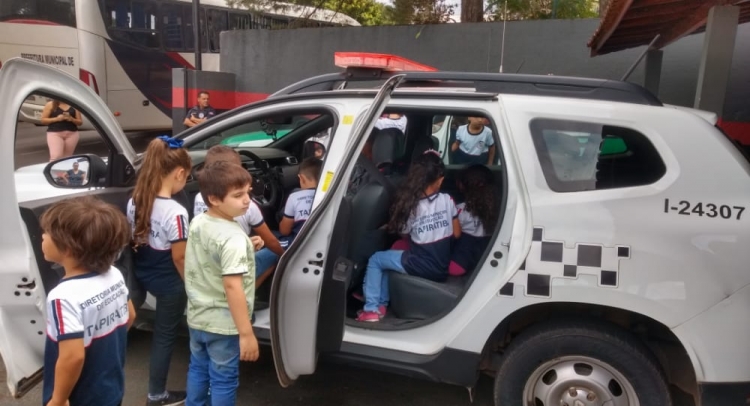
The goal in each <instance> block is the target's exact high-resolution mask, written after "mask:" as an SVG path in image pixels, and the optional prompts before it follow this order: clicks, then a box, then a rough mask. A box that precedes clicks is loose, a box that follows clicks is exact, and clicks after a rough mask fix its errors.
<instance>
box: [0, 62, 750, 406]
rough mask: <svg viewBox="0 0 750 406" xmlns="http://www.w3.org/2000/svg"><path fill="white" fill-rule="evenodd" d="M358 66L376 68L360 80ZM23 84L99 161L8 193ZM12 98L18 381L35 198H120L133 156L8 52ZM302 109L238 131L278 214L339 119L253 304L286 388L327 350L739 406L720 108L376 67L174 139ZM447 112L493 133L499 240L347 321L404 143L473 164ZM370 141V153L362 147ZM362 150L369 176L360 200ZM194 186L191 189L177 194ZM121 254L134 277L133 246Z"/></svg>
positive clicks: (566, 392) (5, 335) (34, 256)
mask: <svg viewBox="0 0 750 406" xmlns="http://www.w3.org/2000/svg"><path fill="white" fill-rule="evenodd" d="M360 80H364V81H368V83H371V81H372V80H381V81H382V82H383V84H382V86H381V87H380V88H379V89H375V90H373V89H372V88H371V87H368V86H371V85H368V86H360V87H359V88H358V86H357V85H358V83H359V81H360ZM342 83H343V85H342ZM428 86H429V89H427V87H428ZM442 86H444V88H443V87H442ZM321 88H323V89H330V90H319V89H321ZM456 88H462V89H463V90H460V91H458V90H455V89H456ZM310 89H318V90H316V91H308V90H310ZM334 89H335V90H334ZM466 89H469V90H466ZM31 93H39V94H43V95H47V96H53V97H56V98H60V99H64V100H66V101H68V102H70V104H72V105H74V106H76V108H80V109H81V110H82V111H84V112H85V113H86V115H87V117H88V118H89V119H90V120H91V121H92V122H93V123H94V124H95V126H96V128H98V129H99V130H100V132H101V133H103V134H105V136H106V140H107V143H108V146H109V148H110V151H109V156H108V157H107V160H106V163H105V162H104V161H103V160H101V159H100V158H98V157H93V156H88V155H85V156H77V157H73V158H70V159H76V160H79V161H80V160H81V159H84V158H85V161H86V162H88V172H89V177H88V179H89V180H88V181H87V182H86V184H85V185H82V186H71V185H65V184H57V183H55V182H54V178H53V177H51V176H50V173H51V171H52V168H53V167H54V166H55V165H61V164H60V163H56V162H52V163H50V164H49V165H47V167H46V168H45V169H44V173H45V175H46V176H47V183H48V184H47V185H41V184H40V182H36V183H35V185H36V186H35V187H37V188H38V189H39V191H38V192H37V193H36V194H34V193H32V191H28V190H27V191H26V193H24V194H23V197H22V198H21V197H19V196H21V195H19V194H17V193H16V190H17V188H23V187H25V186H24V185H22V184H19V183H18V182H19V181H17V179H16V178H14V176H16V174H14V171H13V158H14V157H13V150H14V136H13V135H14V134H15V130H16V128H15V127H16V116H17V111H18V109H19V108H20V107H21V105H22V104H23V101H24V98H25V97H26V96H27V95H29V94H31ZM0 94H3V95H5V98H6V99H5V102H4V105H3V106H4V109H5V111H4V112H3V114H1V115H0V142H1V143H2V148H0V154H2V159H0V165H2V169H1V170H0V181H1V182H2V185H3V186H4V188H5V191H6V193H5V194H4V197H3V199H2V200H0V204H1V205H2V207H0V224H2V225H3V229H4V232H3V233H0V255H1V257H0V258H1V259H2V263H3V266H2V267H0V286H2V287H3V288H2V293H0V323H2V329H1V330H0V353H1V354H2V357H3V360H4V362H5V364H6V368H7V371H8V385H9V387H10V389H11V391H12V393H13V394H14V395H15V396H21V395H22V394H23V393H25V392H26V391H27V390H29V388H31V387H32V386H33V385H34V384H35V383H37V382H38V381H39V380H40V378H41V373H40V371H39V369H40V367H41V365H42V355H43V350H44V326H43V324H44V315H43V311H44V307H43V306H42V305H41V304H42V303H43V302H44V301H43V299H44V296H45V292H48V291H49V290H50V289H51V288H52V287H53V286H55V284H56V283H57V281H58V280H59V273H58V272H57V271H56V268H55V266H54V265H53V264H49V263H47V262H45V261H44V259H43V257H42V255H41V252H40V241H41V240H40V230H39V225H38V220H37V219H38V216H40V215H41V214H42V212H43V211H44V210H45V208H46V207H48V206H49V205H50V204H52V203H53V202H55V201H57V200H59V199H62V198H65V197H66V196H70V195H75V194H93V195H97V196H99V197H100V198H102V199H104V200H107V201H110V202H112V203H113V204H117V205H119V206H120V207H122V208H123V210H124V207H125V206H124V205H125V202H126V201H127V197H128V194H129V193H130V192H131V191H132V187H133V183H134V180H135V175H136V173H137V171H138V170H139V166H140V164H141V157H140V156H139V155H137V154H136V153H135V151H134V150H133V149H132V147H131V145H130V144H129V143H128V140H127V138H126V137H125V136H124V135H123V133H122V131H121V129H120V127H119V126H118V125H117V122H116V121H115V119H114V117H112V115H111V113H110V112H109V110H108V109H107V106H106V105H105V104H104V103H102V101H101V100H100V99H99V98H98V97H97V96H96V94H95V93H93V92H92V91H91V89H89V88H88V87H86V86H85V85H84V84H82V83H81V82H80V81H78V80H77V79H76V78H74V77H71V76H68V75H67V74H65V73H61V72H59V71H57V70H55V69H51V68H48V67H45V66H43V65H40V64H37V63H34V62H31V61H25V60H11V61H8V62H7V63H5V64H4V65H3V67H2V69H1V70H0ZM384 113H386V114H392V113H393V114H399V115H404V116H406V117H407V118H408V120H407V124H406V127H405V131H384V132H382V133H384V134H385V135H383V136H382V137H380V136H378V138H377V139H375V140H370V139H369V137H370V133H371V129H372V127H373V126H374V125H375V123H376V122H377V120H378V118H379V117H381V116H382V115H383V114H384ZM299 116H305V117H308V118H311V119H309V120H306V121H304V123H303V124H301V125H300V126H299V127H297V128H295V129H293V130H292V131H290V132H289V133H287V134H286V135H285V136H284V137H283V138H279V139H278V140H277V141H274V142H272V143H270V144H269V145H267V146H265V147H262V148H238V151H239V152H240V154H241V155H242V156H243V157H244V159H245V161H244V162H245V164H246V166H247V168H248V170H249V171H251V172H252V173H253V174H254V175H255V178H256V179H259V180H260V181H262V182H263V184H262V185H256V186H255V187H254V192H256V189H257V190H259V191H260V192H258V193H259V194H260V195H259V196H256V198H257V199H258V200H259V201H260V202H261V203H262V205H263V206H264V210H266V220H267V221H268V222H269V223H271V224H270V225H271V226H273V221H274V218H276V217H277V216H276V215H277V214H278V210H279V208H280V207H281V206H283V197H284V196H285V195H286V194H288V192H289V191H290V190H291V189H293V188H294V187H295V185H294V178H295V177H296V167H297V164H298V162H300V160H301V159H302V158H303V150H304V144H305V141H306V140H307V139H308V138H309V137H312V136H314V135H315V134H318V133H320V132H321V131H324V130H326V129H329V128H330V139H329V140H328V145H327V150H326V152H325V162H324V167H323V173H322V174H321V180H320V182H319V184H318V187H317V191H316V194H315V198H314V203H313V211H312V214H311V216H310V219H309V220H308V221H307V222H306V223H305V225H304V226H303V228H302V229H301V231H300V233H299V235H298V237H297V238H296V240H295V241H294V242H293V243H292V244H291V245H290V247H289V249H288V251H287V252H286V254H285V255H283V256H282V258H281V260H280V262H279V264H278V267H277V269H276V272H275V274H274V277H273V283H272V284H267V285H268V292H266V295H267V299H268V300H269V301H270V307H269V308H267V309H264V310H258V311H256V314H255V316H256V322H255V326H254V327H255V329H256V334H257V335H258V337H259V338H260V339H261V341H263V342H265V343H267V344H270V345H271V346H272V349H273V357H274V361H275V366H276V370H277V373H278V378H279V381H280V383H281V385H283V386H285V387H286V386H289V385H291V384H292V383H293V382H294V381H295V380H296V379H299V378H301V377H303V376H304V375H310V374H314V373H315V370H316V365H317V363H318V361H319V360H326V361H331V362H346V363H348V364H350V365H358V366H362V367H367V368H376V369H380V370H384V371H390V372H393V373H398V374H404V375H407V376H411V377H419V378H425V379H429V380H433V381H438V382H444V383H447V384H453V385H459V386H463V387H466V388H468V389H469V394H470V395H471V394H473V391H474V388H475V386H476V384H477V381H478V378H479V376H480V374H483V373H486V374H490V375H491V376H494V380H495V385H494V399H495V404H496V405H524V406H529V405H534V406H538V405H544V406H550V405H555V406H557V405H570V406H573V405H629V406H633V405H672V404H692V405H741V404H746V402H748V396H750V346H748V342H750V323H748V322H747V320H748V313H749V312H748V309H750V272H748V271H747V264H748V263H750V250H749V249H747V247H748V246H750V226H749V225H750V220H749V218H750V214H749V213H746V208H747V202H748V199H747V190H748V186H747V182H748V175H750V165H749V164H748V160H747V159H746V158H745V157H744V156H743V155H742V154H741V153H740V151H739V150H738V148H737V147H736V146H735V145H733V143H732V142H731V141H730V140H729V139H728V138H726V137H725V136H724V135H723V134H722V133H721V132H720V130H718V129H717V128H716V127H715V123H716V117H715V116H714V115H711V114H706V113H703V112H697V111H694V110H690V109H683V108H677V107H671V106H665V105H663V104H662V103H661V102H660V101H659V100H658V99H657V98H655V97H654V96H653V95H651V94H650V93H648V92H646V91H644V90H643V89H642V88H640V87H638V86H635V85H632V84H629V83H622V82H612V81H605V80H592V79H580V78H564V77H552V76H530V75H501V74H484V73H455V72H394V71H392V70H389V69H388V66H384V67H382V68H381V69H375V70H373V69H370V70H368V71H367V72H363V70H362V69H352V70H346V71H344V72H340V73H333V74H329V75H323V76H319V77H315V78H311V79H308V80H305V81H302V82H299V83H297V84H294V85H291V86H290V87H289V88H286V89H283V90H281V91H279V92H278V93H277V94H274V95H273V96H272V97H270V98H269V99H267V100H265V101H261V102H258V103H254V104H251V105H247V106H243V107H240V108H237V109H234V110H232V111H230V112H228V113H225V114H222V115H219V116H217V117H216V118H214V119H213V120H212V121H209V122H207V123H205V124H204V125H201V126H198V127H196V128H193V129H190V130H188V131H186V132H185V133H183V134H181V137H182V138H183V139H184V141H185V146H186V147H187V148H188V150H189V151H190V154H191V155H192V157H193V160H194V163H195V164H196V166H200V165H201V162H202V161H201V160H202V157H203V156H204V155H205V148H203V147H204V146H205V145H206V144H207V142H208V141H210V140H214V141H216V140H221V139H223V138H225V137H226V136H228V134H231V133H233V132H232V129H233V128H236V127H238V126H242V125H246V124H247V123H250V122H254V121H257V122H260V121H263V122H265V123H269V122H282V121H283V122H287V121H288V120H287V118H293V117H299ZM279 117H286V118H284V119H280V118H279ZM445 117H483V118H484V119H485V123H486V125H487V126H488V127H489V128H490V129H491V130H492V136H493V139H494V145H496V146H497V149H496V151H497V153H496V155H495V158H494V160H492V162H487V164H488V166H489V167H490V169H491V170H492V172H493V174H494V175H495V177H496V179H497V181H498V182H497V184H498V185H499V190H498V192H499V193H500V194H501V196H502V198H501V204H499V206H498V207H497V210H498V212H499V219H500V220H499V221H498V225H497V228H496V229H494V230H491V233H492V237H491V238H492V239H491V243H490V246H489V248H488V249H487V250H486V252H484V254H483V256H482V258H481V260H480V263H479V265H478V266H477V267H476V269H472V270H468V272H467V274H466V275H464V276H461V277H450V278H449V279H448V281H447V282H445V283H436V282H431V281H428V280H425V279H421V278H417V277H412V276H408V275H395V274H394V275H392V276H391V279H390V289H391V302H390V307H389V310H388V316H386V317H385V318H384V319H383V320H381V321H380V322H378V323H361V322H357V321H356V320H355V317H356V312H357V310H359V309H360V308H361V303H360V302H357V300H356V299H355V298H354V295H353V293H356V290H357V289H358V287H359V284H360V283H361V281H362V275H363V273H364V267H365V266H366V262H367V258H368V256H369V255H370V254H371V253H373V252H375V251H379V250H385V249H388V248H389V246H390V244H391V243H392V242H393V241H394V239H395V238H397V236H390V235H387V234H385V233H384V232H383V231H382V225H383V224H384V223H385V222H386V221H387V219H388V209H389V207H390V205H391V204H392V203H393V193H392V191H393V189H394V188H395V187H398V185H399V183H400V182H401V181H402V179H403V176H404V174H405V173H406V172H407V171H408V168H409V163H410V162H411V160H412V158H413V157H414V156H417V155H418V154H422V153H424V151H426V150H429V149H436V150H439V152H440V153H441V154H443V156H444V157H445V162H447V165H446V178H445V181H444V182H443V192H446V193H449V194H451V195H452V196H454V199H456V201H457V202H458V201H460V200H461V193H460V192H459V191H458V189H457V188H456V186H455V185H456V182H455V180H456V177H457V176H459V175H458V174H459V173H460V171H461V170H462V169H463V168H464V167H465V165H457V164H455V163H453V162H452V161H451V157H450V156H446V155H445V154H449V152H450V151H449V150H448V148H445V147H441V146H440V145H441V142H442V143H443V145H444V146H445V145H447V144H446V141H445V140H444V141H441V140H440V139H436V138H434V137H433V134H435V133H436V130H439V129H440V128H443V127H444V126H446V125H448V127H446V128H450V122H446V121H445V119H444V118H445ZM441 118H443V121H441ZM440 123H442V125H439V124H440ZM368 142H372V155H371V156H372V160H371V162H372V164H373V165H370V166H368V164H367V163H365V162H364V161H362V159H360V158H359V156H360V152H361V151H362V150H363V149H364V148H365V144H367V143H368ZM449 142H450V141H448V143H449ZM211 143H212V142H208V144H211ZM358 162H359V163H360V164H361V165H364V166H366V167H367V168H368V169H367V171H368V173H369V174H370V181H369V183H367V184H366V185H365V186H364V187H362V188H360V190H358V191H357V193H356V194H354V195H353V196H351V195H348V194H347V189H348V185H349V181H350V177H351V175H352V172H353V171H354V167H355V165H356V164H357V163H358ZM373 168H375V169H374V170H373ZM38 169H41V168H38ZM28 172H29V171H28V170H27V169H22V170H20V171H19V173H20V174H22V175H24V176H28ZM19 179H24V178H23V177H20V178H19ZM195 183H196V182H195V181H194V180H191V181H190V182H189V183H188V185H187V187H186V188H185V194H187V197H186V199H185V202H187V204H189V202H192V197H193V196H194V195H195V193H197V185H196V184H195ZM45 188H46V189H45ZM50 190H52V191H57V192H50ZM19 209H20V210H19ZM189 212H192V210H189ZM117 265H118V266H119V267H120V269H121V270H122V271H123V272H125V273H126V275H131V274H132V270H131V269H130V268H129V263H128V261H127V255H124V256H123V259H121V260H120V261H119V263H118V264H117ZM130 281H131V282H132V277H131V278H130ZM131 290H132V291H133V292H136V291H137V286H134V285H131ZM263 294H264V293H263V292H259V295H263ZM468 401H469V398H467V403H468Z"/></svg>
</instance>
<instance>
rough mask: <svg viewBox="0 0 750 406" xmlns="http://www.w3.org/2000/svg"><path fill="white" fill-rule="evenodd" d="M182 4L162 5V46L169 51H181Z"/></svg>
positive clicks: (182, 43)
mask: <svg viewBox="0 0 750 406" xmlns="http://www.w3.org/2000/svg"><path fill="white" fill-rule="evenodd" d="M183 8H184V6H178V5H162V6H161V24H162V35H163V36H164V47H165V48H166V49H167V50H169V51H182V50H183V49H185V42H184V40H183V35H182V32H183V30H182V25H183V18H182V9H183Z"/></svg>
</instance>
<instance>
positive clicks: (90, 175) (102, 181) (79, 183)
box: [44, 154, 107, 189]
mask: <svg viewBox="0 0 750 406" xmlns="http://www.w3.org/2000/svg"><path fill="white" fill-rule="evenodd" d="M44 177H45V178H47V182H49V183H50V184H51V185H53V186H56V187H60V188H66V189H78V188H91V187H100V186H106V183H107V163H106V162H104V160H103V159H102V158H100V157H98V156H96V155H93V154H85V155H73V156H69V157H66V158H62V159H58V160H55V161H52V162H50V163H49V164H47V166H46V167H45V168H44Z"/></svg>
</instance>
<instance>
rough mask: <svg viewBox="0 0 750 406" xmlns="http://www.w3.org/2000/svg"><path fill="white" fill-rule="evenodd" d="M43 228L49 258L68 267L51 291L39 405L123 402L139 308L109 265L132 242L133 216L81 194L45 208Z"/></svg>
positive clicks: (108, 405)
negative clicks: (130, 336)
mask: <svg viewBox="0 0 750 406" xmlns="http://www.w3.org/2000/svg"><path fill="white" fill-rule="evenodd" d="M41 226H42V230H43V234H42V252H43V253H44V259H46V260H47V261H50V262H55V263H58V264H60V265H62V267H63V268H64V269H65V276H63V278H62V280H61V281H60V283H59V284H58V285H57V286H56V287H55V288H54V289H52V290H51V291H50V292H49V295H47V303H46V305H47V342H46V344H45V348H44V390H43V400H42V402H43V404H44V405H47V406H61V405H68V404H70V405H75V406H79V405H82V406H89V405H90V406H94V405H97V406H98V405H101V406H115V405H119V404H120V403H121V402H122V397H123V394H124V389H125V379H124V378H125V371H124V368H125V344H126V341H127V330H128V329H129V328H130V326H131V325H132V324H133V320H135V309H134V308H133V303H132V302H131V301H130V300H128V288H127V286H126V285H125V280H124V279H123V277H122V273H121V272H120V270H118V269H117V268H115V267H114V266H112V264H113V263H114V261H115V259H117V255H118V254H119V253H120V252H121V251H122V249H123V248H125V247H126V246H127V245H128V242H129V241H130V227H129V226H128V221H127V219H126V218H125V216H124V215H123V214H122V213H121V212H120V211H119V210H118V209H117V208H115V207H114V206H112V205H109V204H106V203H104V202H102V201H101V200H97V199H95V198H92V197H78V198H72V199H68V200H63V201H61V202H59V203H56V204H54V205H53V206H51V207H50V208H49V209H47V211H46V212H45V213H44V214H43V215H42V218H41ZM102 321H106V323H104V322H102Z"/></svg>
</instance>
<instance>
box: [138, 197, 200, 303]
mask: <svg viewBox="0 0 750 406" xmlns="http://www.w3.org/2000/svg"><path fill="white" fill-rule="evenodd" d="M136 209H137V208H136V207H135V205H134V204H133V199H130V201H128V221H129V222H130V227H131V229H132V230H135V211H136ZM187 236H188V213H187V210H186V209H185V207H183V206H182V205H181V204H179V203H177V201H175V200H172V199H167V198H164V197H158V196H157V197H156V199H154V206H153V209H152V211H151V233H150V234H149V236H148V244H145V245H140V246H138V247H137V248H136V252H135V258H134V259H135V261H134V262H135V276H136V278H138V281H139V282H140V283H141V284H142V285H143V287H144V288H146V290H147V291H149V292H151V294H153V295H158V294H176V293H181V292H183V291H184V290H185V286H184V284H183V283H182V278H180V274H179V273H177V267H176V266H175V264H174V261H173V260H172V244H174V243H176V242H180V241H185V240H187Z"/></svg>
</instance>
